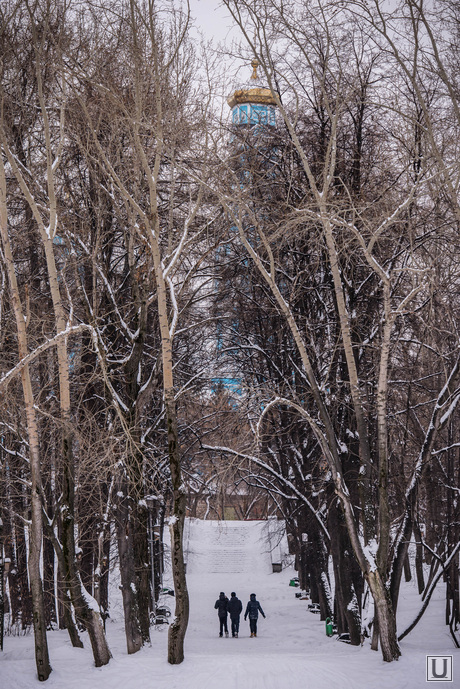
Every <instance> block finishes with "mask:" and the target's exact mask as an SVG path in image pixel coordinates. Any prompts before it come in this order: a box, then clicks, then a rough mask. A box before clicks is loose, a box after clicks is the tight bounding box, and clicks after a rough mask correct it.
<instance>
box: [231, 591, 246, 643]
mask: <svg viewBox="0 0 460 689" xmlns="http://www.w3.org/2000/svg"><path fill="white" fill-rule="evenodd" d="M227 610H228V613H229V615H230V619H231V621H232V636H235V637H238V632H239V631H240V615H241V611H242V610H243V603H242V602H241V601H240V599H239V598H237V597H236V593H235V591H232V595H231V596H230V600H229V601H228V605H227Z"/></svg>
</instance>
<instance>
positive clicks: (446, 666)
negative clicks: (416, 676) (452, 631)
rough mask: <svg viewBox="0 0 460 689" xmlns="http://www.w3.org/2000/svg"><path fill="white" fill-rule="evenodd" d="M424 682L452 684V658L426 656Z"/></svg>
mask: <svg viewBox="0 0 460 689" xmlns="http://www.w3.org/2000/svg"><path fill="white" fill-rule="evenodd" d="M426 681H427V682H453V681H454V678H453V663H452V656H427V657H426Z"/></svg>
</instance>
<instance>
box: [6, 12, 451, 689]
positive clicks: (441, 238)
mask: <svg viewBox="0 0 460 689" xmlns="http://www.w3.org/2000/svg"><path fill="white" fill-rule="evenodd" d="M224 4H225V5H226V6H227V8H228V11H229V12H230V14H231V15H232V16H233V18H234V21H235V23H236V24H237V25H238V26H239V27H240V29H241V33H242V36H243V42H242V55H243V56H244V57H246V58H248V60H251V59H254V58H256V59H257V60H258V62H259V71H260V73H261V75H263V79H264V80H265V82H266V84H267V86H268V88H269V89H270V90H271V94H272V97H273V99H274V100H275V101H276V103H277V122H276V125H275V126H272V125H266V126H265V127H260V126H258V127H251V126H250V125H237V126H235V127H233V129H232V130H231V131H229V129H230V128H229V126H228V125H227V124H225V123H224V125H222V123H220V122H218V121H217V120H216V118H215V115H214V112H215V110H214V109H213V102H212V98H211V96H212V88H209V84H212V80H211V75H210V73H209V72H208V76H207V79H208V81H207V82H206V87H203V86H202V85H200V83H199V81H198V76H199V75H200V74H203V75H204V74H205V66H206V65H208V62H207V60H206V59H203V60H199V58H198V57H197V54H196V52H195V50H194V48H193V46H192V44H191V42H190V39H189V37H188V31H189V23H190V12H189V9H188V7H186V6H184V7H182V6H181V7H179V5H178V4H176V3H168V2H165V3H164V4H161V5H160V4H158V3H157V2H153V0H152V1H151V0H145V2H139V1H138V0H120V1H119V2H117V3H110V4H108V3H104V2H101V3H100V4H98V3H88V4H85V3H76V4H75V5H72V3H62V2H60V1H59V0H36V1H35V2H32V0H30V1H29V0H17V1H16V2H15V0H9V1H8V2H6V3H4V4H3V6H2V8H1V14H0V22H1V25H0V46H1V48H0V50H1V60H0V66H1V70H2V73H1V113H0V117H1V119H0V143H1V157H0V226H1V227H0V229H1V264H0V265H1V294H0V306H1V312H0V318H1V340H0V346H1V350H2V359H1V364H0V367H1V368H0V375H1V378H0V386H1V392H2V404H1V407H0V409H1V413H0V439H1V442H0V461H1V467H0V471H1V482H0V491H1V497H2V508H1V514H0V517H1V518H2V520H3V522H4V524H5V527H6V528H5V534H6V536H5V554H6V556H7V557H9V558H10V559H11V561H12V567H11V570H10V573H9V575H8V577H9V582H8V583H9V592H10V605H11V616H12V619H13V620H15V623H16V624H18V625H21V626H23V627H24V628H26V627H28V626H30V625H31V623H33V625H34V632H35V641H36V656H37V670H38V676H39V678H40V679H42V680H45V679H47V677H48V676H49V674H50V672H51V664H50V660H49V654H48V650H47V642H46V630H47V628H48V629H50V628H52V627H53V626H54V625H59V626H61V627H65V628H66V629H67V630H68V631H69V635H70V638H71V640H72V643H73V644H74V645H81V643H82V641H81V638H80V630H82V629H85V630H87V631H88V633H89V638H90V641H91V645H92V648H93V653H94V658H95V663H96V664H97V665H103V664H105V663H107V662H109V659H110V650H109V648H108V645H107V642H106V639H105V634H104V628H103V618H104V617H105V615H106V614H107V613H108V611H109V593H108V590H109V588H108V578H109V572H110V569H111V567H112V561H111V560H112V559H113V558H114V557H116V559H117V560H118V565H119V570H120V581H121V590H122V598H123V608H124V614H125V628H126V639H127V647H128V652H130V653H134V652H136V651H137V650H139V648H141V647H142V645H143V644H144V643H146V642H148V640H149V612H150V611H151V610H152V609H153V607H154V605H155V595H154V592H153V590H152V586H151V582H150V578H149V568H148V566H147V564H146V563H148V562H149V553H148V538H147V531H148V510H147V504H146V500H145V498H146V497H148V498H149V499H150V501H151V502H152V501H153V502H154V503H155V504H156V505H157V508H156V515H155V518H156V519H157V523H158V524H159V525H162V524H163V523H164V519H165V515H168V516H169V517H170V519H169V523H170V532H171V556H172V570H173V577H174V588H175V595H176V611H175V613H176V614H175V621H174V623H173V624H172V625H171V626H170V630H169V647H168V660H169V662H171V663H179V662H181V661H182V659H183V641H184V636H185V632H186V628H187V620H188V593H187V587H186V580H185V567H184V557H183V545H182V535H183V525H184V518H185V515H186V510H187V509H189V510H190V513H191V514H196V509H197V502H198V501H199V500H202V501H203V500H204V501H207V504H208V507H209V506H210V502H209V500H210V499H211V498H212V499H215V500H218V498H217V497H216V496H218V495H219V492H220V493H221V494H222V495H223V494H224V492H226V491H227V486H228V484H230V483H231V484H232V485H233V486H234V493H235V495H236V496H238V495H240V496H242V497H241V499H240V502H239V503H238V504H239V508H240V510H242V511H241V514H242V515H243V516H244V517H246V516H249V515H251V510H254V509H255V508H254V506H255V505H257V504H259V505H260V504H261V503H263V504H264V509H265V510H267V511H271V512H272V513H273V514H277V515H278V516H282V517H283V518H284V519H285V520H286V525H287V530H288V536H289V542H290V546H291V549H292V552H293V553H295V555H296V560H297V565H298V568H299V573H300V577H301V581H302V585H303V586H307V585H308V586H309V587H310V588H311V591H312V596H314V598H315V600H318V602H320V604H321V609H322V613H323V615H324V616H329V615H331V614H335V616H336V619H337V622H338V624H339V627H340V629H341V630H345V629H347V630H348V631H349V632H350V636H351V640H352V643H356V644H357V643H360V642H361V639H362V635H363V633H368V631H369V627H368V625H367V623H368V622H371V623H372V625H371V630H372V631H371V633H372V635H373V639H372V644H373V647H374V648H377V645H378V643H379V642H380V645H381V649H382V654H383V658H384V659H385V660H387V661H391V660H393V659H396V658H397V657H398V656H399V654H400V648H399V644H398V632H397V629H396V620H395V616H396V609H397V602H398V594H399V587H400V582H401V577H402V575H403V573H404V571H405V572H406V576H409V575H410V571H409V566H408V548H409V544H410V542H411V540H412V541H414V542H416V544H417V548H416V573H417V579H418V586H419V591H420V593H421V594H424V595H425V597H426V600H427V601H428V600H429V598H430V596H431V592H432V586H433V583H434V582H436V581H437V580H438V578H439V576H440V575H441V574H442V575H443V576H444V578H445V580H446V587H447V597H446V623H447V624H449V625H450V630H451V633H452V637H453V640H454V641H455V643H457V645H458V643H459V642H458V633H457V629H458V624H459V623H460V606H459V572H458V542H459V523H460V520H459V511H458V510H459V507H458V504H459V503H458V492H459V490H460V472H459V462H458V457H459V454H458V453H459V443H458V441H457V440H456V438H457V437H458V428H459V416H458V409H457V405H458V401H459V399H460V389H459V376H460V371H459V364H460V362H459V315H460V314H459V303H460V302H459V286H460V274H459V265H460V263H459V261H458V255H459V249H460V247H459V222H460V205H459V201H458V179H459V174H458V173H459V170H458V154H457V140H458V131H459V128H460V112H459V110H458V79H459V77H460V73H459V65H458V62H457V58H456V55H457V52H458V51H457V50H456V48H457V42H458V38H459V28H460V16H459V10H458V8H457V6H456V4H455V3H453V2H450V1H449V0H442V1H441V2H438V3H436V7H435V6H434V5H428V6H426V4H425V3H423V2H421V0H417V1H415V0H403V1H402V2H401V3H400V5H399V6H398V7H397V8H395V7H393V6H392V7H390V8H387V7H386V5H385V3H380V2H378V1H377V0H375V1H374V2H359V0H356V2H350V3H346V7H345V6H344V5H343V3H336V2H322V1H321V0H314V1H312V2H310V1H308V2H307V1H305V2H298V1H292V2H290V1H287V2H279V1H278V0H257V1H256V2H245V0H238V2H236V1H233V0H225V1H224ZM441 26H442V31H441V29H440V27H441ZM401 37H404V38H401ZM200 70H201V72H200ZM223 142H226V143H225V144H223ZM230 458H233V459H232V462H231V463H230ZM242 486H245V489H244V493H243V490H242ZM187 496H189V504H187ZM243 503H244V505H243ZM214 509H216V514H220V515H221V516H225V509H224V506H223V503H222V510H221V511H220V512H219V510H218V508H217V507H215V508H214ZM208 514H209V511H207V512H205V515H206V516H207V515H208ZM209 516H212V514H209ZM26 544H27V545H28V552H26ZM111 544H112V545H113V544H116V548H113V547H111ZM115 553H116V555H115ZM330 557H332V561H333V566H334V575H335V576H334V578H335V587H334V592H335V597H334V596H333V594H332V593H331V590H332V587H331V582H330V581H329V574H328V562H329V558H330ZM55 562H57V567H56V565H55ZM427 563H428V564H429V565H430V567H431V569H430V573H429V577H428V581H425V577H424V565H426V564H427ZM27 568H28V572H29V575H28V576H27V573H26V569H27ZM55 570H56V571H55ZM41 572H43V580H42V575H41ZM28 582H30V589H29V583H28ZM371 600H372V602H373V609H374V613H372V611H368V608H369V607H371V606H370V602H371ZM363 620H364V621H363ZM399 631H401V630H399ZM399 636H401V634H399Z"/></svg>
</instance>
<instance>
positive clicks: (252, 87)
mask: <svg viewBox="0 0 460 689" xmlns="http://www.w3.org/2000/svg"><path fill="white" fill-rule="evenodd" d="M259 64H260V63H259V61H258V60H256V59H254V60H252V62H251V66H252V76H251V79H250V80H249V82H248V83H247V84H245V85H244V86H242V88H239V89H236V91H235V92H234V93H232V94H231V95H230V96H229V97H228V98H227V103H228V104H229V106H230V107H231V108H233V107H235V105H240V104H241V103H261V104H263V105H276V100H275V98H274V97H273V94H272V92H271V91H270V89H269V88H268V87H267V86H265V85H264V84H262V83H261V81H260V80H259V77H258V75H257V67H258V66H259Z"/></svg>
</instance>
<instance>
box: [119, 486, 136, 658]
mask: <svg viewBox="0 0 460 689" xmlns="http://www.w3.org/2000/svg"><path fill="white" fill-rule="evenodd" d="M127 489H128V487H127V482H126V481H122V482H121V484H120V488H119V500H118V504H117V512H116V519H117V540H118V557H119V563H120V578H121V586H120V588H121V593H122V598H123V612H124V618H125V634H126V644H127V648H128V653H130V654H131V653H137V651H139V650H140V649H141V648H142V632H141V628H140V623H139V610H138V605H137V579H136V573H135V571H134V553H133V547H134V545H133V533H132V522H131V519H130V508H129V500H130V499H129V498H128V496H127V495H126V491H127Z"/></svg>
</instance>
